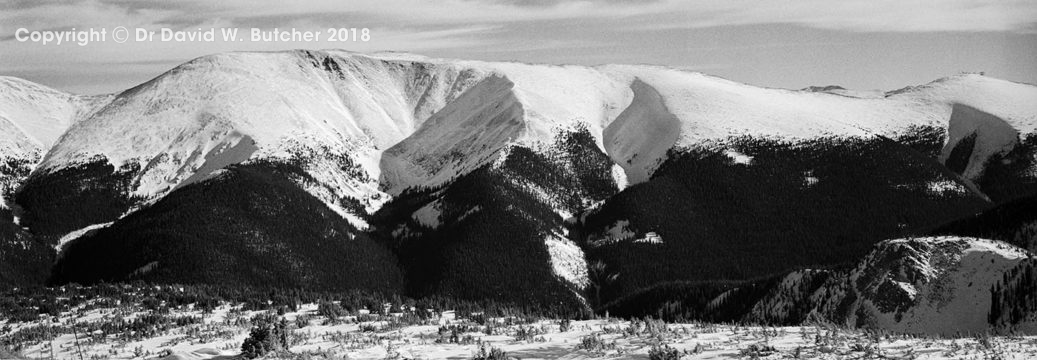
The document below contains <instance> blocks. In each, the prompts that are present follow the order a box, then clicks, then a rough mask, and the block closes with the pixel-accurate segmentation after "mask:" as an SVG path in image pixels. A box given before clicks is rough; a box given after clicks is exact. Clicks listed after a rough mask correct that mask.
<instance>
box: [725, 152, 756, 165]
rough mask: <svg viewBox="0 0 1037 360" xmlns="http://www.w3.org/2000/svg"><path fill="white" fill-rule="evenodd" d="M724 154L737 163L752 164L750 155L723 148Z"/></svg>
mask: <svg viewBox="0 0 1037 360" xmlns="http://www.w3.org/2000/svg"><path fill="white" fill-rule="evenodd" d="M724 155H727V157H729V158H731V161H733V162H734V163H735V164H739V165H752V162H753V157H752V156H749V155H746V154H743V153H740V152H738V151H735V150H732V149H728V150H725V151H724Z"/></svg>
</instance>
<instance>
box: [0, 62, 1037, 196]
mask: <svg viewBox="0 0 1037 360" xmlns="http://www.w3.org/2000/svg"><path fill="white" fill-rule="evenodd" d="M7 93H10V92H5V95H7ZM8 96H11V95H8ZM16 96H18V97H23V98H24V97H25V96H24V95H16ZM36 96H39V95H36ZM51 96H52V97H56V96H55V95H51ZM1034 98H1037V88H1035V87H1032V86H1028V85H1021V84H1015V83H1010V82H1006V81H1001V80H996V79H991V78H986V77H981V76H978V75H968V76H958V77H953V78H947V79H943V80H940V81H937V82H934V83H932V84H928V85H925V86H920V87H916V88H912V89H909V90H905V91H902V92H900V93H898V94H893V95H890V96H888V97H885V98H851V97H846V96H836V95H832V94H828V93H808V92H797V91H787V90H780V89H764V88H757V87H752V86H748V85H744V84H739V83H735V82H731V81H727V80H723V79H719V78H714V77H709V76H706V75H702V74H698V73H691V72H684V71H677V70H671V69H666V68H657V67H647V66H601V67H594V68H588V67H576V66H565V67H559V66H548V65H527V64H518V63H484V62H472V61H457V60H442V59H429V58H424V57H420V56H414V55H407V54H395V53H385V54H374V55H361V54H353V53H346V52H339V51H327V52H323V51H318V52H311V51H295V52H280V53H229V54H220V55H213V56H207V57H202V58H199V59H196V60H193V61H191V62H188V63H186V64H183V65H181V66H178V67H177V68H175V69H173V70H171V71H169V72H167V73H166V74H163V75H162V76H159V77H158V78H155V79H153V80H151V81H149V82H147V83H145V84H142V85H140V86H137V87H135V88H133V89H130V90H127V91H125V92H122V93H120V94H118V95H116V96H115V98H114V99H112V100H111V101H110V103H109V104H108V105H107V106H105V107H104V108H103V109H102V110H101V111H98V112H97V113H96V114H93V116H89V117H88V118H87V119H86V121H82V122H79V123H76V124H75V125H73V127H72V129H71V131H69V133H68V135H67V136H65V137H63V138H62V139H60V140H59V141H58V142H57V144H56V145H55V146H54V147H53V148H52V149H50V151H49V152H48V153H47V155H46V157H45V158H44V159H43V161H42V164H41V165H40V169H39V170H38V171H37V173H39V174H41V175H42V174H48V173H53V172H55V171H58V170H59V169H62V168H67V167H70V166H75V165H78V164H82V163H86V162H90V161H93V160H95V159H97V157H96V156H98V155H100V156H103V157H104V158H105V159H106V161H107V162H109V163H111V164H112V165H113V166H114V167H116V168H121V167H123V166H124V165H126V164H127V163H135V164H137V166H138V167H139V168H140V170H139V171H137V173H136V174H134V178H133V185H132V188H131V189H129V190H130V194H131V195H133V196H136V197H141V198H144V199H149V200H150V199H155V198H158V197H161V196H162V195H164V194H166V193H168V192H169V191H170V190H172V189H175V188H176V187H177V186H181V185H183V184H186V183H190V182H193V181H197V180H199V179H203V178H205V176H206V174H208V173H210V172H212V171H214V170H216V169H219V168H221V167H222V166H225V165H228V164H232V163H239V162H242V161H245V160H247V159H250V158H279V159H291V158H297V157H300V156H301V157H307V158H308V159H306V160H305V162H306V167H307V172H308V173H310V174H311V175H313V176H314V177H315V179H317V181H318V183H319V185H317V186H315V187H314V188H311V189H310V190H311V192H313V193H315V194H319V196H320V197H321V198H322V199H324V200H325V201H326V202H328V203H329V204H332V205H335V204H336V203H337V202H338V201H337V200H338V199H340V198H353V199H356V200H359V201H360V202H361V203H362V204H363V205H364V207H365V209H366V211H368V212H370V211H373V210H374V209H377V208H378V205H379V204H380V202H381V201H384V199H385V198H386V196H385V194H384V193H383V191H385V192H388V193H389V194H390V195H393V194H398V193H399V192H400V191H402V190H403V189H406V188H408V187H414V186H435V185H438V184H441V183H443V182H445V181H447V180H449V179H451V178H454V177H456V176H458V175H461V174H464V173H465V172H467V171H471V170H473V169H475V168H476V167H478V166H479V165H482V164H484V163H487V162H489V161H492V160H493V154H495V153H497V152H498V151H499V150H500V149H502V148H503V147H504V146H505V145H508V144H521V145H527V146H531V147H538V146H543V145H545V144H551V143H552V142H553V135H554V134H555V133H556V132H557V129H559V128H571V127H573V126H574V125H575V124H578V123H584V124H586V125H588V126H589V129H590V132H591V134H593V136H594V137H595V140H596V142H597V143H598V145H599V147H600V148H601V150H603V151H604V152H605V153H607V154H608V155H609V156H610V157H611V158H612V159H613V161H614V162H615V163H616V164H618V165H619V166H622V167H623V168H624V170H625V174H624V175H625V177H626V178H627V179H628V180H629V181H630V182H631V183H637V182H641V181H644V180H646V179H647V178H648V177H649V176H650V174H651V173H652V171H654V168H655V167H656V166H657V165H658V164H660V163H661V162H662V161H663V160H664V158H665V156H666V154H665V153H666V151H667V150H668V149H670V148H671V147H673V146H679V147H681V146H683V147H691V146H702V145H703V144H708V143H713V142H722V141H724V140H726V139H727V138H730V137H733V136H739V135H742V134H753V136H758V137H771V138H781V139H811V138H817V137H822V136H841V137H848V136H871V135H872V134H878V135H883V136H888V137H894V138H895V137H897V135H902V134H905V133H907V132H909V131H910V129H912V128H917V127H923V126H928V127H935V128H940V129H949V135H948V139H949V141H948V142H947V145H946V147H945V148H944V150H943V151H942V152H941V160H944V161H946V159H947V158H948V157H949V156H950V152H951V150H952V149H953V148H955V146H956V145H957V143H958V142H960V141H961V140H962V139H964V138H966V137H967V136H969V134H972V133H976V134H978V137H977V142H978V143H977V144H978V145H977V150H975V151H973V152H972V154H970V155H971V156H970V157H969V161H968V165H967V166H966V168H965V169H964V170H963V173H964V174H965V177H966V178H967V179H970V180H975V179H977V178H978V177H980V176H981V175H982V173H983V168H984V163H985V161H986V159H988V158H989V157H991V156H994V155H997V154H1001V153H1005V152H1007V151H1009V150H1011V148H1012V146H1013V145H1014V144H1015V143H1018V138H1019V136H1025V135H1028V134H1031V133H1033V132H1034V130H1035V129H1037V115H1035V114H1037V104H1035V103H1034V102H1033V101H1029V100H1031V99H1034ZM455 100H456V101H455ZM44 108H46V109H48V111H50V112H51V114H46V115H45V116H46V117H47V118H48V119H52V121H51V122H53V123H56V124H65V125H68V124H69V121H68V120H64V122H62V121H58V120H60V119H67V118H69V117H70V116H68V115H67V113H69V112H74V111H75V109H76V108H75V107H74V106H71V105H68V106H44ZM973 110H979V111H981V112H984V114H987V115H989V116H980V115H977V113H975V111H973ZM952 113H953V114H954V115H955V116H953V117H951V115H952ZM52 114H53V115H52ZM58 114H61V115H62V116H58ZM671 114H672V115H673V116H669V115H671ZM948 119H950V120H948ZM426 120H429V122H428V124H426ZM41 127H42V126H41ZM28 129H29V131H34V128H28ZM60 130H61V128H60V127H57V128H55V127H54V126H51V127H49V128H41V129H38V130H35V132H34V133H33V134H32V139H33V141H35V142H36V143H37V144H40V146H42V147H43V148H47V145H49V143H50V142H51V141H53V140H52V139H54V138H55V137H56V136H57V134H59V133H60V132H61V131H60ZM383 152H384V153H385V155H384V156H383ZM347 154H348V155H347ZM342 157H347V158H349V160H350V165H351V166H352V169H351V171H355V172H356V174H352V175H353V176H347V177H343V176H340V175H341V173H342V172H343V170H342V169H341V168H342V166H341V165H342V164H339V162H341V161H343V159H342ZM357 175H360V176H357ZM340 212H342V213H344V214H347V213H350V212H349V211H340ZM352 215H354V216H356V215H360V214H352Z"/></svg>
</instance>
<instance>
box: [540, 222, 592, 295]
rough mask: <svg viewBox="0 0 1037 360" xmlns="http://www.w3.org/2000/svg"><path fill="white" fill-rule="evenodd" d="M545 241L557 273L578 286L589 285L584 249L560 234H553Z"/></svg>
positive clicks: (552, 266) (552, 265) (553, 267)
mask: <svg viewBox="0 0 1037 360" xmlns="http://www.w3.org/2000/svg"><path fill="white" fill-rule="evenodd" d="M544 242H545V243H546V244H547V252H548V253H549V254H550V255H551V268H552V269H553V270H554V273H555V275H558V277H561V278H562V279H565V281H568V282H569V283H571V284H573V285H576V287H578V288H581V289H582V288H585V287H587V285H588V284H589V283H590V281H589V280H588V279H587V260H586V259H585V258H584V256H583V250H580V247H579V246H576V244H575V243H573V242H572V241H571V240H569V239H566V238H565V237H563V236H561V235H560V234H551V235H550V236H548V237H547V239H546V240H545V241H544Z"/></svg>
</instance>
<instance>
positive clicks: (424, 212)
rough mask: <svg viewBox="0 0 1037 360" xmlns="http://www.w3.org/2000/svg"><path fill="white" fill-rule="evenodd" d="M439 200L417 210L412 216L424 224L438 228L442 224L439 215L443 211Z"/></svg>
mask: <svg viewBox="0 0 1037 360" xmlns="http://www.w3.org/2000/svg"><path fill="white" fill-rule="evenodd" d="M439 206H440V205H439V201H438V200H437V201H433V202H430V203H428V204H426V205H425V206H422V207H421V208H420V209H418V211H415V212H414V214H413V215H411V218H412V219H414V221H417V222H418V223H419V224H421V225H422V226H427V227H430V228H433V229H435V228H437V227H439V225H440V221H439V217H440V215H441V214H442V213H443V211H442V210H440V208H439Z"/></svg>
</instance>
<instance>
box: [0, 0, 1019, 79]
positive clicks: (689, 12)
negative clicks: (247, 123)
mask: <svg viewBox="0 0 1037 360" xmlns="http://www.w3.org/2000/svg"><path fill="white" fill-rule="evenodd" d="M1035 24H1037V1H1033V0H943V1H923V0H841V1H831V0H796V1H792V0H774V1H759V0H724V1H717V0H575V1H568V0H351V1H341V0H311V1H301V2H289V1H283V0H260V1H252V0H223V1H211V0H187V1H177V2H172V1H163V0H42V1H39V0H8V1H2V2H0V72H2V71H5V69H8V70H10V69H18V71H20V73H35V74H42V73H46V72H47V71H56V72H57V73H60V72H62V71H64V72H68V73H69V76H73V75H72V74H71V70H68V69H71V68H77V69H80V70H81V69H86V68H95V67H96V64H122V63H125V62H131V63H133V64H134V65H133V66H137V67H140V68H139V69H138V70H139V72H140V73H146V72H147V71H152V72H153V73H155V74H158V73H160V72H161V71H163V70H165V69H164V68H163V67H166V66H168V64H170V63H174V64H175V63H178V62H182V61H184V60H188V59H190V58H192V57H196V56H201V55H205V54H210V53H216V52H224V51H231V50H244V51H247V50H280V49H290V48H311V49H312V48H347V49H348V50H354V51H381V50H397V51H411V52H422V53H426V54H431V55H437V54H439V55H446V56H452V57H468V56H472V57H477V58H484V59H491V58H501V59H519V58H522V59H523V60H529V59H530V58H541V57H544V58H546V59H548V61H556V60H557V61H563V62H567V63H573V62H580V63H586V62H590V61H599V60H600V61H601V62H614V61H624V60H628V59H644V56H640V55H639V54H636V53H632V52H636V51H643V50H644V49H645V47H646V46H655V47H665V46H673V45H672V44H671V45H667V44H663V43H656V41H658V40H654V39H655V38H656V37H658V35H659V34H663V33H665V34H668V36H669V39H670V40H671V41H672V40H680V39H679V38H677V39H675V38H674V37H673V33H674V32H680V31H685V32H687V33H691V32H696V31H700V30H701V29H707V28H711V29H716V28H722V27H732V26H735V27H737V26H759V25H767V26H790V25H791V26H797V27H801V28H808V29H823V30H824V31H839V32H845V33H853V34H857V33H912V34H927V33H942V32H955V33H992V32H997V33H1015V34H1018V33H1034V32H1035V30H1037V26H1035ZM115 26H126V27H131V28H132V27H141V28H148V29H157V28H163V27H169V28H174V29H194V28H196V27H239V28H248V27H260V28H274V27H279V28H282V29H283V28H287V27H296V28H300V29H307V30H322V29H325V28H329V27H366V28H370V29H371V34H372V41H371V42H367V43H362V42H350V43H328V42H324V43H243V42H242V43H232V44H231V43H221V42H215V43H135V44H131V43H127V44H121V45H116V44H98V45H96V46H95V45H91V46H86V47H78V46H76V45H62V46H60V47H56V46H46V47H45V46H40V45H36V44H28V43H19V42H17V41H15V39H14V37H13V34H14V31H15V30H16V29H17V28H21V27H25V28H29V29H33V30H48V29H53V30H67V29H70V28H73V27H75V28H79V29H83V28H87V27H106V28H109V29H110V28H113V27H115ZM812 41H814V40H813V39H775V40H773V43H771V44H766V43H764V44H760V43H757V42H755V41H751V42H749V43H723V42H719V43H718V42H711V41H703V42H701V43H699V44H684V43H682V44H680V45H679V46H680V47H683V50H682V51H683V53H684V54H687V53H689V50H699V51H706V50H711V49H712V48H721V50H723V49H727V50H731V49H736V48H738V47H745V48H747V49H758V48H767V47H797V46H798V45H795V44H798V43H807V44H808V45H811V46H813V45H816V44H814V43H812ZM789 44H793V45H789ZM624 49H627V50H626V51H627V52H626V53H624V52H623V51H624ZM630 49H640V50H630ZM560 50H566V51H560ZM566 52H571V53H572V54H573V55H571V56H561V55H562V53H566ZM678 53H679V52H675V53H674V54H673V55H672V56H671V58H676V57H677V56H679V55H678ZM523 54H524V55H523ZM534 55H535V56H534ZM701 60H702V59H699V61H696V62H702V61H701ZM706 61H707V62H708V63H712V60H706ZM671 63H672V61H671ZM122 65H123V66H124V65H126V64H122ZM149 66H150V67H149ZM723 66H728V65H723ZM55 76H57V75H52V76H51V78H54V77H55Z"/></svg>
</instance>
